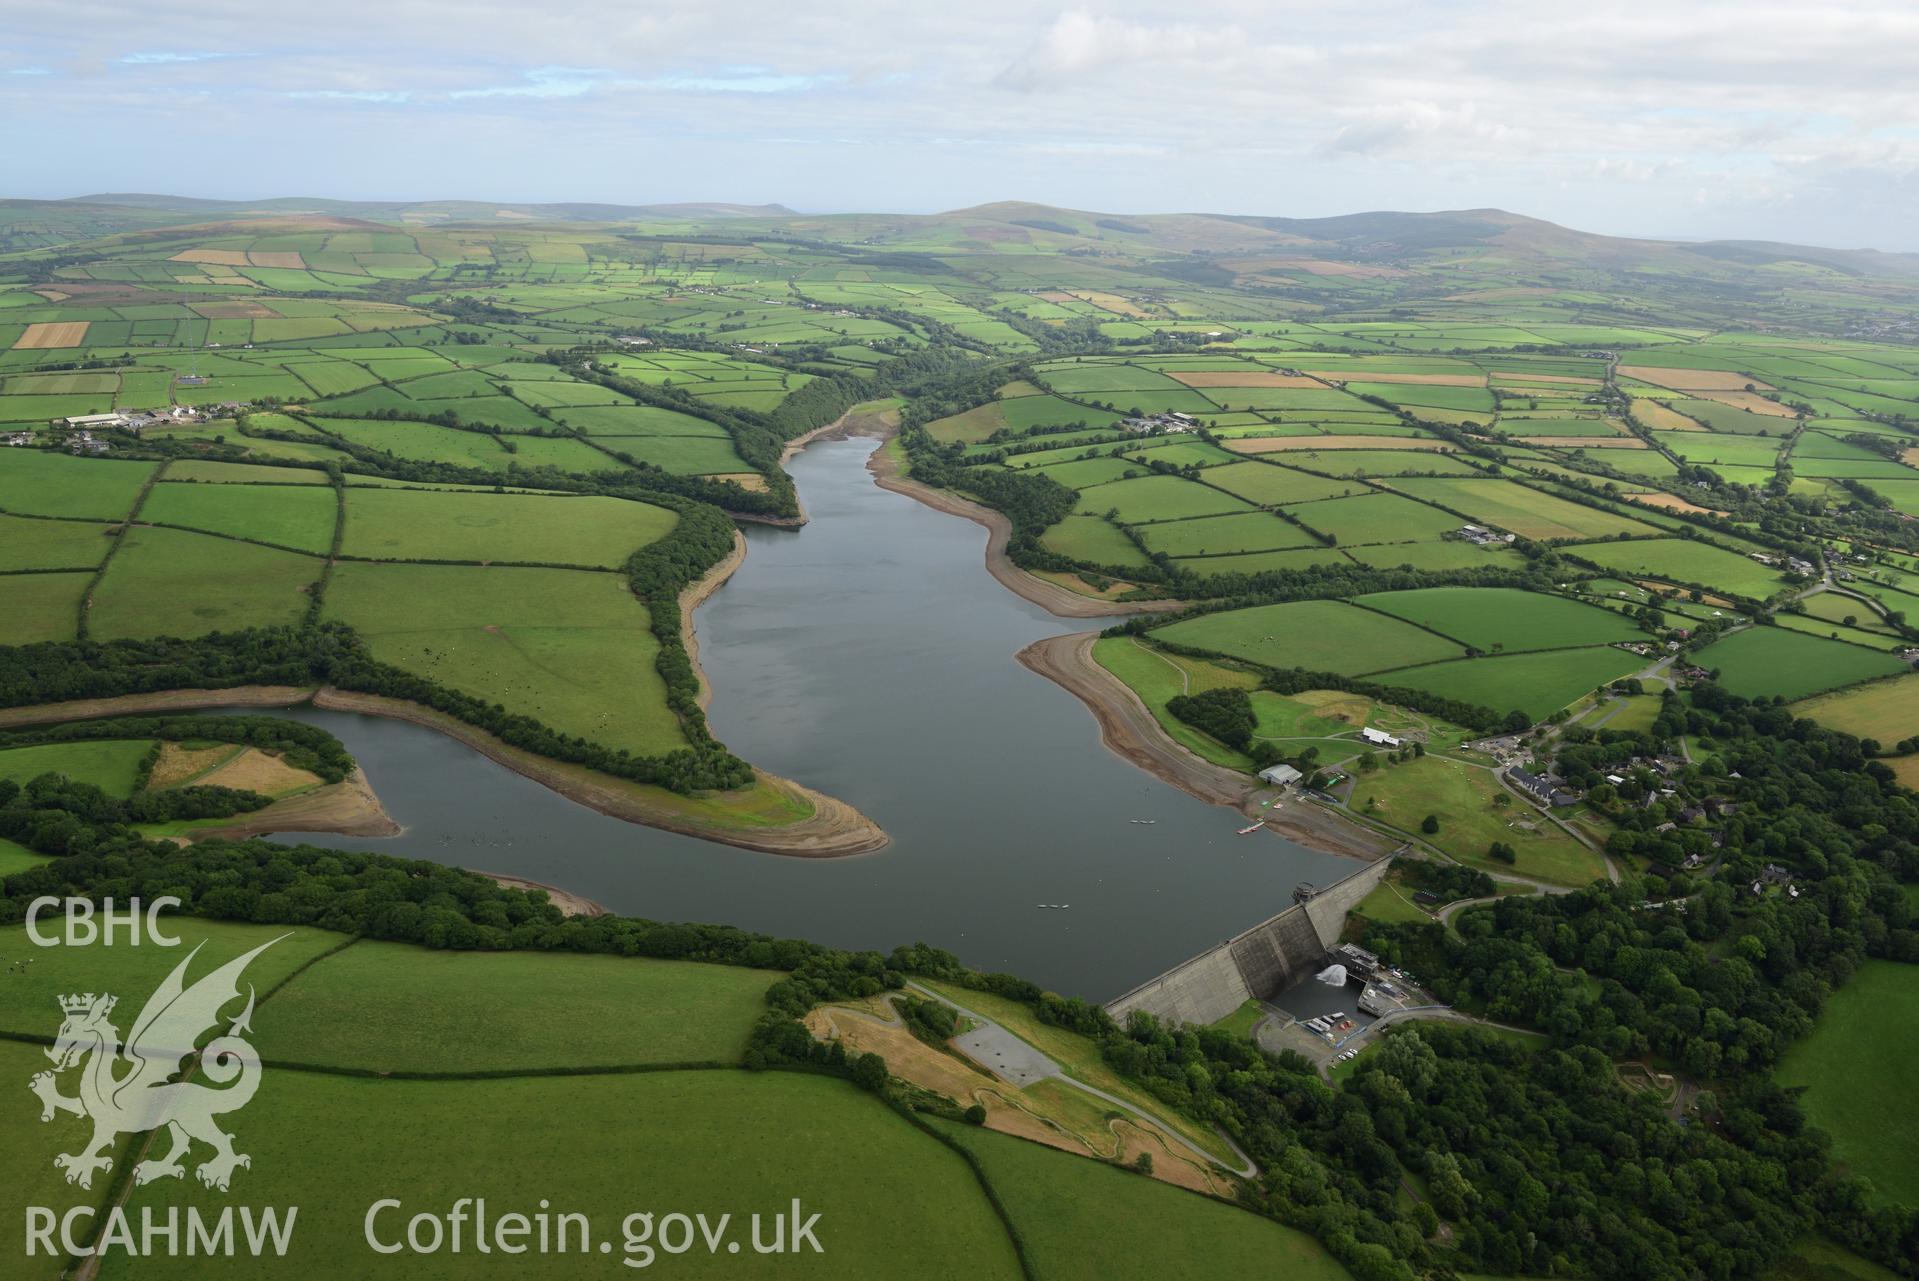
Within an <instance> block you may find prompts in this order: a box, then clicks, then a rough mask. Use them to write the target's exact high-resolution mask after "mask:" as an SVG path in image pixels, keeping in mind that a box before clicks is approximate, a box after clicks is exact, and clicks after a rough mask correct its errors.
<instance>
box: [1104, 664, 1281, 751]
mask: <svg viewBox="0 0 1919 1281" xmlns="http://www.w3.org/2000/svg"><path fill="white" fill-rule="evenodd" d="M1093 661H1095V662H1097V663H1098V664H1099V665H1100V666H1101V667H1104V668H1105V669H1106V670H1107V671H1109V672H1111V673H1112V674H1113V675H1115V676H1117V677H1119V679H1120V680H1122V681H1124V682H1125V683H1126V687H1127V688H1128V689H1130V690H1132V691H1133V693H1135V694H1137V695H1139V701H1140V702H1142V703H1144V704H1145V705H1146V709H1147V710H1148V711H1150V712H1151V713H1152V714H1153V719H1154V720H1156V721H1158V722H1159V727H1160V728H1161V729H1162V730H1164V731H1166V734H1167V736H1168V737H1169V738H1171V739H1172V740H1173V741H1174V742H1176V743H1178V744H1179V745H1180V746H1181V747H1184V748H1185V749H1186V750H1187V751H1189V752H1192V753H1193V754H1195V755H1197V756H1202V757H1204V758H1205V759H1207V760H1209V761H1212V762H1213V763H1214V764H1215V765H1224V766H1226V767H1227V768H1229V769H1247V768H1249V767H1250V766H1251V765H1252V761H1251V759H1250V758H1249V757H1247V756H1245V755H1243V754H1241V753H1240V752H1237V751H1234V750H1233V749H1232V748H1230V747H1228V746H1226V745H1225V744H1224V743H1221V742H1219V741H1218V740H1216V739H1214V738H1213V737H1211V736H1210V735H1208V734H1203V733H1201V732H1200V731H1199V730H1197V729H1195V728H1193V727H1192V726H1191V725H1188V724H1187V723H1186V722H1185V721H1182V720H1180V719H1179V718H1178V717H1177V716H1174V715H1173V714H1172V713H1171V712H1169V711H1167V710H1166V704H1167V702H1168V701H1169V700H1171V699H1173V698H1175V697H1177V696H1178V695H1180V694H1197V693H1199V692H1201V691H1202V690H1208V689H1218V688H1221V687H1228V686H1230V687H1235V688H1239V689H1251V688H1252V687H1253V686H1254V684H1255V683H1256V681H1255V679H1254V677H1253V676H1252V674H1251V673H1250V672H1238V671H1233V670H1231V669H1228V668H1223V667H1218V666H1215V665H1214V664H1212V663H1206V662H1201V661H1199V660H1198V659H1192V658H1186V657H1184V656H1182V655H1178V654H1167V653H1163V652H1162V651H1160V650H1157V649H1155V648H1153V647H1152V646H1151V645H1148V644H1147V643H1146V642H1145V641H1143V640H1140V639H1138V638H1137V637H1132V636H1102V637H1101V638H1100V639H1099V640H1096V641H1094V642H1093Z"/></svg>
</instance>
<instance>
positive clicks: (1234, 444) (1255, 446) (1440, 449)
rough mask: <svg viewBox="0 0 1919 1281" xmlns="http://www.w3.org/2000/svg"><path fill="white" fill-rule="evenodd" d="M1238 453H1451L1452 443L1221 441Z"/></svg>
mask: <svg viewBox="0 0 1919 1281" xmlns="http://www.w3.org/2000/svg"><path fill="white" fill-rule="evenodd" d="M1220 443H1221V444H1222V445H1224V446H1226V448H1228V449H1230V450H1232V451H1233V452H1234V453H1236V454H1277V453H1282V452H1290V451H1293V450H1299V451H1305V450H1311V449H1392V450H1402V449H1430V450H1432V451H1433V452H1435V453H1442V454H1448V453H1451V452H1452V450H1453V445H1452V442H1451V441H1445V440H1429V439H1427V438H1425V437H1422V436H1248V437H1245V438H1243V439H1240V440H1223V441H1221V442H1220Z"/></svg>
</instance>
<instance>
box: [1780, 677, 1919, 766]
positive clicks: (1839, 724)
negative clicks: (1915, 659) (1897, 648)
mask: <svg viewBox="0 0 1919 1281" xmlns="http://www.w3.org/2000/svg"><path fill="white" fill-rule="evenodd" d="M1916 708H1919V678H1915V677H1912V676H1898V677H1894V678H1892V679H1891V680H1881V681H1872V682H1870V683H1869V684H1865V685H1856V686H1854V687H1853V688H1851V689H1849V690H1844V691H1841V692H1840V693H1837V694H1821V695H1818V696H1816V697H1813V698H1808V699H1804V700H1802V701H1800V702H1797V703H1794V704H1793V705H1792V714H1793V715H1794V716H1805V717H1809V718H1811V719H1812V720H1815V721H1818V722H1819V723H1820V724H1821V725H1828V726H1831V727H1832V728H1833V729H1837V730H1843V731H1845V732H1846V733H1848V734H1854V735H1857V736H1858V737H1860V738H1876V739H1878V740H1879V741H1880V743H1882V744H1884V745H1885V746H1887V747H1890V746H1891V745H1892V744H1894V743H1897V742H1900V741H1902V740H1904V739H1907V738H1910V737H1911V736H1912V718H1913V712H1914V710H1915V709H1916ZM1900 761H1906V762H1909V764H1907V765H1904V766H1902V765H1901V764H1900ZM1885 763H1886V764H1887V765H1890V766H1891V767H1892V770H1893V772H1894V773H1895V774H1898V775H1899V780H1900V781H1901V782H1903V783H1905V784H1906V786H1908V787H1910V786H1912V783H1911V781H1910V779H1911V772H1912V770H1913V767H1914V766H1919V756H1903V757H1900V758H1898V760H1889V761H1887V762H1885Z"/></svg>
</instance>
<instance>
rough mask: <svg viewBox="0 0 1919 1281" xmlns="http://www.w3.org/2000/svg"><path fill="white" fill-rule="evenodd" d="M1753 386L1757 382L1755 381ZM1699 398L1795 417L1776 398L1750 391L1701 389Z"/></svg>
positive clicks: (1750, 410)
mask: <svg viewBox="0 0 1919 1281" xmlns="http://www.w3.org/2000/svg"><path fill="white" fill-rule="evenodd" d="M1753 385H1754V386H1758V385H1759V384H1757V383H1755V384H1753ZM1699 398H1700V399H1701V400H1716V401H1718V402H1719V403H1720V404H1722V405H1731V406H1732V407H1733V408H1734V409H1744V410H1747V411H1749V412H1751V413H1755V414H1768V415H1771V416H1772V417H1774V418H1793V417H1796V416H1797V415H1795V414H1794V413H1793V412H1792V410H1790V409H1788V408H1786V407H1785V406H1784V405H1782V404H1780V403H1779V402H1778V401H1776V400H1767V399H1766V398H1765V397H1764V396H1760V395H1756V394H1755V393H1753V392H1750V391H1702V392H1700V393H1699Z"/></svg>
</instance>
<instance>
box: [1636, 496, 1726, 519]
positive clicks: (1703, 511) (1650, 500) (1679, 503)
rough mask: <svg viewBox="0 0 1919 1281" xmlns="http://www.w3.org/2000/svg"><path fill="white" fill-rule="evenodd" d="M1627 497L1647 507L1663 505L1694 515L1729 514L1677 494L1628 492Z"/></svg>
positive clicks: (1667, 508)
mask: <svg viewBox="0 0 1919 1281" xmlns="http://www.w3.org/2000/svg"><path fill="white" fill-rule="evenodd" d="M1626 497H1627V499H1629V500H1630V501H1632V502H1635V503H1641V504H1643V505H1645V506H1647V507H1663V508H1664V509H1665V510H1667V511H1669V512H1689V513H1691V514H1692V515H1694V516H1728V515H1731V513H1730V512H1722V511H1720V510H1719V509H1718V508H1716V507H1701V506H1700V505H1699V504H1698V503H1689V502H1687V501H1686V500H1685V499H1683V498H1681V497H1680V496H1679V495H1677V494H1627V495H1626Z"/></svg>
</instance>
